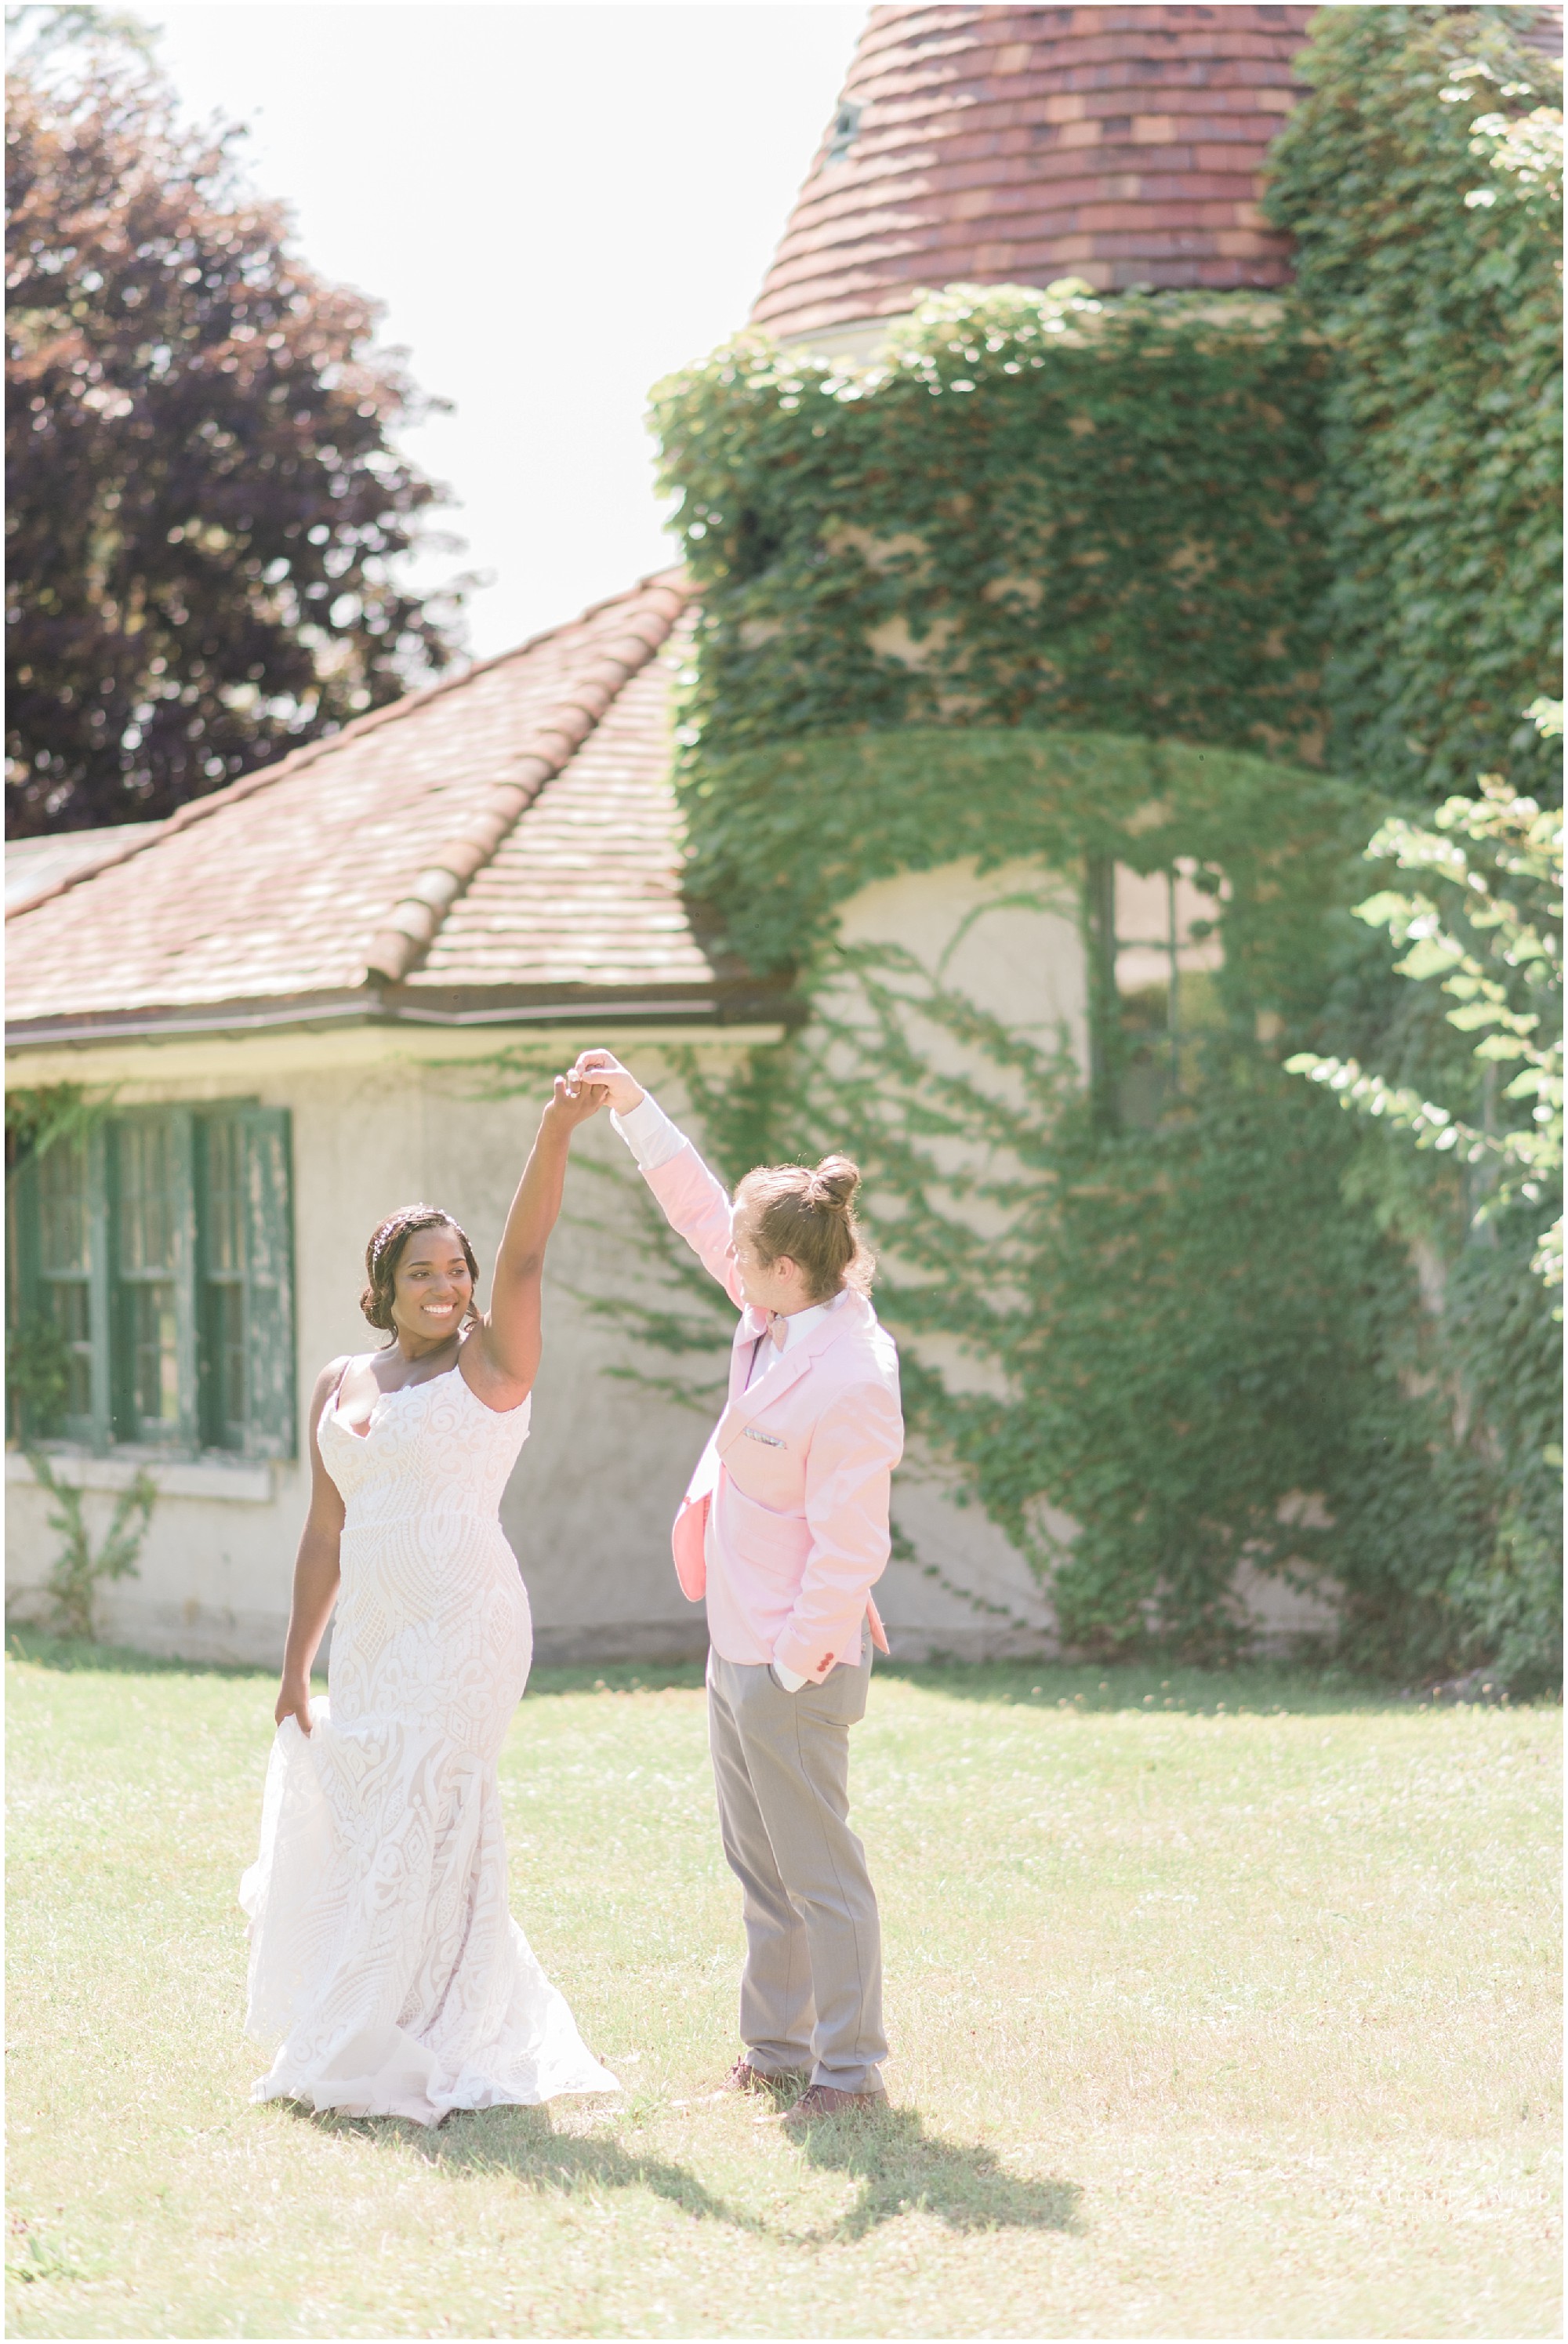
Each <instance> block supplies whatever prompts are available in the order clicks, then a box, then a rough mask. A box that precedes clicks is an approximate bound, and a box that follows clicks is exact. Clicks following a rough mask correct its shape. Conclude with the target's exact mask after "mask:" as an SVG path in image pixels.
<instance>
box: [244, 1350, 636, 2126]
mask: <svg viewBox="0 0 1568 2344" xmlns="http://www.w3.org/2000/svg"><path fill="white" fill-rule="evenodd" d="M529 1410H530V1402H529V1401H527V1400H525V1401H524V1402H523V1404H522V1406H521V1408H516V1409H511V1411H510V1412H509V1413H508V1414H506V1415H499V1414H498V1413H497V1412H496V1411H495V1410H494V1409H489V1408H486V1407H485V1405H484V1403H483V1401H482V1400H480V1399H476V1398H475V1396H474V1394H473V1392H472V1391H470V1389H469V1386H468V1385H467V1383H466V1382H465V1381H464V1380H463V1378H462V1375H461V1373H460V1371H459V1369H456V1368H453V1369H450V1371H449V1372H448V1373H447V1374H446V1375H443V1376H435V1377H432V1378H430V1379H429V1380H428V1381H427V1382H424V1383H420V1384H410V1385H407V1386H405V1387H404V1389H401V1390H400V1391H394V1392H387V1393H385V1394H383V1396H382V1397H381V1399H379V1400H378V1401H377V1403H376V1406H375V1409H374V1410H373V1412H372V1414H371V1418H370V1422H369V1430H367V1431H366V1432H365V1433H364V1434H363V1435H361V1434H359V1433H356V1432H353V1431H351V1430H349V1427H348V1426H347V1425H346V1424H344V1423H343V1422H342V1421H341V1420H340V1419H339V1414H338V1406H337V1400H336V1399H335V1398H334V1399H332V1400H330V1401H329V1403H328V1405H327V1407H326V1409H324V1411H323V1413H322V1418H321V1425H320V1433H319V1439H320V1443H321V1456H322V1460H323V1462H324V1463H325V1465H326V1467H327V1470H328V1471H329V1473H330V1474H331V1476H332V1479H333V1480H334V1481H335V1482H336V1483H337V1485H338V1487H339V1490H341V1491H342V1493H343V1502H344V1506H345V1508H346V1510H347V1520H346V1521H345V1523H344V1526H343V1537H342V1580H341V1583H340V1586H339V1595H338V1612H337V1622H336V1625H335V1628H334V1631H333V1636H332V1657H331V1664H330V1668H329V1672H328V1684H329V1700H327V1701H318V1702H312V1704H311V1720H312V1731H311V1733H309V1735H306V1734H305V1733H302V1732H301V1731H300V1728H299V1726H298V1723H297V1722H296V1721H295V1720H294V1719H293V1718H291V1717H290V1718H286V1719H285V1720H284V1723H282V1724H281V1725H280V1726H279V1727H278V1738H277V1741H276V1742H275V1743H274V1744H273V1749H272V1756H271V1760H270V1763H269V1764H268V1772H267V1790H266V1795H265V1799H264V1802H263V1806H262V1817H261V1852H260V1854H259V1855H258V1857H257V1860H256V1862H255V1864H253V1865H252V1866H251V1868H250V1870H249V1871H248V1873H247V1874H245V1877H244V1879H243V1880H242V1881H241V1883H240V1891H239V1901H240V1904H241V1905H242V1906H243V1907H244V1910H245V1912H246V1913H247V1914H248V1916H249V1921H250V2007H249V2012H248V2018H247V2025H248V2029H249V2031H250V2033H251V2034H252V2035H254V2036H257V2037H258V2039H259V2040H261V2041H263V2042H266V2043H278V2046H279V2047H278V2053H277V2056H276V2057H275V2058H274V2060H273V2063H272V2066H271V2068H270V2069H269V2071H268V2074H267V2075H266V2076H263V2077H262V2079H261V2081H260V2082H259V2083H258V2084H257V2085H256V2086H255V2087H254V2090H253V2091H252V2094H251V2096H252V2098H253V2099H258V2100H270V2099H295V2100H302V2101H305V2102H307V2103H313V2104H314V2105H315V2106H316V2107H319V2108H338V2109H341V2110H342V2111H343V2112H344V2113H346V2114H348V2115H351V2116H395V2117H413V2118H414V2119H416V2120H417V2121H418V2122H420V2123H421V2124H427V2125H433V2124H436V2123H439V2122H440V2118H441V2117H443V2116H444V2115H445V2114H446V2113H447V2111H448V2109H450V2108H488V2107H498V2106H500V2105H502V2104H506V2103H511V2104H517V2103H521V2104H522V2105H524V2106H529V2107H531V2106H533V2105H535V2104H537V2103H538V2102H539V2101H541V2100H548V2099H551V2098H552V2097H553V2096H555V2094H556V2093H558V2092H612V2091H616V2090H618V2089H619V2086H618V2085H617V2084H616V2081H615V2078H614V2076H612V2075H610V2074H609V2073H608V2072H607V2071H606V2070H605V2069H604V2068H603V2067H602V2066H600V2064H599V2062H598V2061H597V2060H596V2059H595V2058H594V2057H593V2056H592V2054H591V2053H590V2052H589V2051H588V2050H587V2049H586V2048H585V2047H584V2046H583V2044H582V2039H581V2037H580V2036H579V2035H578V2032H577V2028H576V2026H574V2024H573V2022H572V2013H571V2012H570V2011H569V2010H568V2008H567V2006H566V2004H565V2003H564V2001H563V2000H562V1999H561V1995H559V1994H558V1993H557V1991H556V1989H555V1988H554V1986H552V1985H551V1983H550V1981H549V1979H548V1978H547V1977H546V1976H545V1975H544V1973H543V1971H542V1970H541V1968H540V1966H539V1964H538V1963H537V1962H536V1961H535V1959H534V1957H533V1955H532V1954H531V1951H530V1950H529V1945H528V1940H527V1939H526V1938H525V1937H524V1935H523V1934H522V1932H521V1929H520V1928H519V1927H518V1925H517V1924H516V1922H515V1921H514V1920H513V1919H512V1918H511V1913H510V1912H509V1910H508V1908H507V1879H506V1844H505V1841H504V1838H503V1836H502V1833H501V1793H500V1788H499V1785H498V1783H497V1779H496V1759H497V1756H498V1754H499V1753H500V1750H501V1742H502V1739H503V1737H504V1736H505V1733H506V1729H507V1725H508V1723H509V1722H510V1720H511V1713H512V1711H513V1710H514V1709H515V1708H516V1706H517V1703H518V1700H519V1698H520V1697H521V1692H522V1689H523V1686H524V1684H525V1683H526V1682H527V1681H528V1670H529V1662H530V1661H531V1657H532V1649H533V1631H532V1626H531V1622H530V1618H529V1610H528V1596H527V1594H526V1592H525V1591H524V1589H523V1584H522V1580H521V1575H520V1573H519V1571H518V1567H517V1560H516V1558H515V1556H514V1555H513V1554H512V1551H511V1548H510V1547H509V1546H508V1544H507V1542H506V1540H505V1537H504V1536H503V1534H502V1531H501V1522H500V1520H499V1518H498V1509H499V1506H500V1503H501V1491H502V1490H503V1489H504V1488H505V1486H506V1480H507V1476H508V1475H509V1473H510V1472H511V1469H512V1466H513V1465H514V1464H515V1463H516V1461H517V1456H518V1452H519V1450H521V1447H522V1444H523V1442H524V1440H526V1439H527V1437H528V1420H529Z"/></svg>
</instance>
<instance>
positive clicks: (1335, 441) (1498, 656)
mask: <svg viewBox="0 0 1568 2344" xmlns="http://www.w3.org/2000/svg"><path fill="white" fill-rule="evenodd" d="M1538 13H1539V12H1538V11H1537V10H1535V9H1533V8H1510V7H1480V8H1437V7H1380V8H1366V7H1359V8H1357V7H1352V8H1325V9H1323V10H1321V11H1320V14H1319V15H1318V17H1317V19H1316V22H1315V24H1314V26H1313V32H1312V39H1311V42H1310V45H1309V47H1308V49H1307V51H1306V53H1305V56H1304V57H1303V59H1302V61H1301V67H1300V69H1301V72H1302V74H1303V76H1304V78H1305V80H1306V82H1307V84H1308V86H1309V94H1308V96H1307V97H1306V98H1305V100H1304V101H1303V103H1302V104H1301V105H1300V106H1298V108H1297V110H1296V112H1295V113H1294V114H1293V115H1292V116H1290V118H1289V120H1288V121H1287V123H1286V125H1285V127H1284V130H1283V132H1282V133H1281V135H1280V137H1279V139H1278V140H1277V141H1276V142H1275V145H1274V147H1273V148H1272V150H1271V153H1270V169H1271V172H1272V174H1273V186H1272V190H1271V193H1270V198H1269V209H1270V213H1271V214H1272V216H1273V217H1274V218H1275V219H1276V220H1277V221H1278V222H1279V224H1280V226H1281V227H1288V228H1289V229H1290V232H1291V234H1292V236H1293V237H1294V238H1295V246H1296V289H1295V299H1294V305H1293V306H1294V308H1295V312H1296V316H1297V318H1298V321H1299V328H1306V329H1308V330H1310V331H1311V332H1313V333H1315V334H1317V335H1318V336H1320V338H1321V345H1322V348H1323V349H1324V350H1325V351H1326V352H1327V353H1328V354H1329V355H1330V359H1331V364H1330V368H1329V370H1328V372H1327V375H1326V378H1325V394H1326V395H1325V401H1324V409H1323V413H1324V418H1325V444H1324V467H1323V480H1324V494H1323V496H1322V498H1321V500H1320V507H1319V510H1320V517H1321V523H1322V526H1323V529H1324V530H1325V534H1326V540H1327V546H1328V552H1329V558H1330V564H1331V569H1332V587H1331V591H1330V637H1331V646H1332V648H1331V656H1330V661H1329V663H1328V668H1327V672H1326V682H1327V692H1328V699H1329V702H1330V708H1331V711H1332V715H1333V737H1332V755H1333V758H1334V761H1335V762H1336V763H1338V764H1340V766H1341V767H1342V768H1344V769H1345V770H1347V771H1351V772H1354V773H1362V774H1365V775H1367V776H1368V777H1369V778H1370V779H1371V780H1372V781H1373V782H1374V783H1375V784H1376V786H1377V787H1379V788H1380V789H1382V790H1386V791H1389V792H1391V793H1399V794H1401V795H1404V796H1407V797H1409V796H1416V797H1428V798H1441V797H1442V796H1443V795H1444V794H1446V793H1447V792H1448V791H1449V790H1451V789H1467V788H1469V786H1470V785H1471V783H1472V782H1473V780H1474V778H1475V776H1476V774H1477V773H1482V772H1488V771H1495V770H1502V771H1505V772H1507V773H1509V774H1510V776H1511V777H1512V779H1513V781H1514V782H1515V783H1516V784H1517V785H1518V786H1519V787H1520V788H1521V789H1523V790H1526V791H1529V792H1532V793H1534V794H1537V795H1540V794H1543V793H1544V794H1545V795H1547V796H1548V797H1550V796H1553V795H1554V794H1555V792H1556V782H1555V773H1556V765H1557V759H1556V753H1555V751H1554V748H1553V744H1552V743H1549V742H1545V741H1543V739H1542V737H1541V735H1540V734H1539V733H1538V732H1536V730H1535V728H1534V726H1533V724H1531V723H1530V722H1529V720H1528V718H1527V717H1526V715H1525V711H1526V710H1527V709H1528V708H1529V707H1530V705H1531V703H1532V702H1533V701H1534V700H1536V699H1537V698H1538V697H1539V696H1540V695H1541V694H1543V693H1553V692H1556V691H1557V690H1558V689H1559V677H1560V673H1561V659H1562V595H1561V585H1562V559H1563V534H1562V479H1563V467H1562V428H1563V400H1562V355H1561V327H1562V234H1563V221H1562V171H1561V148H1562V116H1561V113H1560V111H1557V109H1560V107H1561V104H1562V86H1563V69H1562V65H1561V63H1560V61H1558V60H1556V59H1553V58H1551V57H1548V56H1543V53H1542V52H1541V51H1540V50H1539V49H1537V48H1534V47H1532V46H1530V45H1528V44H1527V43H1526V42H1525V41H1524V40H1523V39H1522V32H1523V30H1524V28H1525V27H1526V26H1527V25H1529V23H1530V22H1531V20H1532V19H1533V18H1534V17H1535V16H1536V15H1538Z"/></svg>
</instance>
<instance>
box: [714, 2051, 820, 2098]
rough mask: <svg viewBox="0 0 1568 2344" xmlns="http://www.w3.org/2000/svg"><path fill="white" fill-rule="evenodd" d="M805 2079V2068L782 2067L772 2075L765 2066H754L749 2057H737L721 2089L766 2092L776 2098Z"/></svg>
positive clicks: (722, 2090) (723, 2090)
mask: <svg viewBox="0 0 1568 2344" xmlns="http://www.w3.org/2000/svg"><path fill="white" fill-rule="evenodd" d="M804 2081H805V2070H804V2068H801V2067H782V2068H781V2069H780V2070H779V2072H778V2074H777V2075H776V2076H770V2075H768V2074H767V2073H766V2071H765V2070H764V2068H761V2067H754V2066H753V2065H752V2063H751V2061H750V2060H749V2059H737V2060H736V2061H735V2064H734V2066H733V2067H732V2068H731V2069H730V2072H729V2074H728V2075H727V2076H725V2077H724V2080H723V2083H722V2084H721V2085H720V2086H719V2089H720V2091H721V2092H765V2093H766V2094H767V2095H768V2096H769V2098H770V2099H776V2098H777V2097H778V2096H779V2095H780V2094H781V2093H784V2092H793V2091H794V2090H795V2089H796V2088H797V2087H798V2086H800V2085H802V2084H804Z"/></svg>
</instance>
